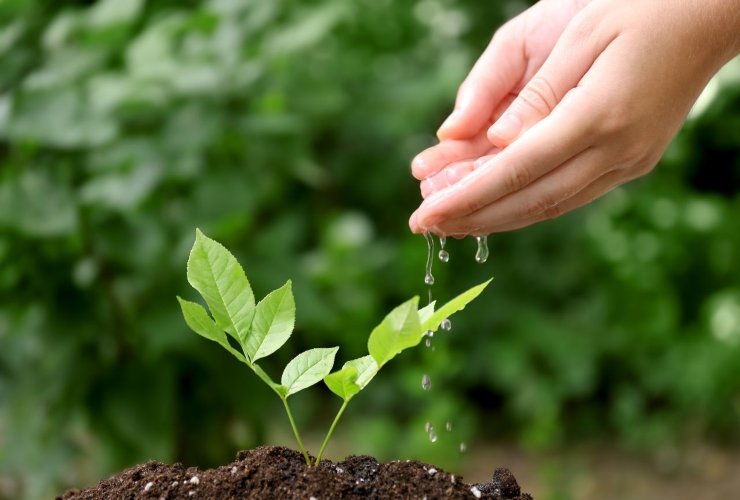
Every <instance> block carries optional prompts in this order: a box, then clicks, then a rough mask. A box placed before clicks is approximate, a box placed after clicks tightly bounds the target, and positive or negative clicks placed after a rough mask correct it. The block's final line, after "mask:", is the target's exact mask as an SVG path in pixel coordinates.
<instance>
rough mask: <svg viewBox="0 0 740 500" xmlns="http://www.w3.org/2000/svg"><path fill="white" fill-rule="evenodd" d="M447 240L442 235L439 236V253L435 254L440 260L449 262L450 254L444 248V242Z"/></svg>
mask: <svg viewBox="0 0 740 500" xmlns="http://www.w3.org/2000/svg"><path fill="white" fill-rule="evenodd" d="M446 242H447V238H446V237H444V236H440V237H439V253H438V254H437V256H438V257H439V260H441V261H442V262H449V261H450V254H449V252H448V251H447V250H445V243H446Z"/></svg>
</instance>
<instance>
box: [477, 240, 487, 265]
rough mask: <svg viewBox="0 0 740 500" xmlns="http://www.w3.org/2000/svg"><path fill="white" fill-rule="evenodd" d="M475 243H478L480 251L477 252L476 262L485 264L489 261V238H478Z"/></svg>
mask: <svg viewBox="0 0 740 500" xmlns="http://www.w3.org/2000/svg"><path fill="white" fill-rule="evenodd" d="M475 241H476V242H477V243H478V250H477V251H476V252H475V261H476V262H477V263H478V264H483V263H484V262H485V261H487V260H488V237H487V236H476V237H475Z"/></svg>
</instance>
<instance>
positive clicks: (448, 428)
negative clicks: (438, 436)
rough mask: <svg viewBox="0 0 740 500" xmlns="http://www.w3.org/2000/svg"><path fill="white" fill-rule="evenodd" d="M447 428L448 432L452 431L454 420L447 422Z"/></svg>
mask: <svg viewBox="0 0 740 500" xmlns="http://www.w3.org/2000/svg"><path fill="white" fill-rule="evenodd" d="M445 430H446V431H447V432H450V431H451V430H452V422H447V423H446V424H445Z"/></svg>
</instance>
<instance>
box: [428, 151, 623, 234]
mask: <svg viewBox="0 0 740 500" xmlns="http://www.w3.org/2000/svg"><path fill="white" fill-rule="evenodd" d="M614 169H615V167H613V166H612V162H611V161H610V158H609V157H608V155H607V154H606V153H605V152H604V149H602V148H589V149H586V150H585V151H583V152H582V153H580V154H578V155H576V156H575V157H573V158H571V159H570V160H568V161H567V162H565V163H564V164H563V165H561V166H559V167H558V168H556V169H555V170H553V171H551V172H550V173H548V174H547V175H544V176H542V177H541V178H539V179H538V180H536V181H534V182H532V183H531V184H529V185H528V186H527V187H525V188H524V189H521V190H520V191H516V192H514V193H512V194H510V195H508V196H505V197H503V198H501V199H499V200H498V201H495V202H493V203H491V204H489V205H487V206H485V207H483V208H482V209H480V210H478V211H477V212H474V213H472V214H470V215H467V216H465V217H462V218H458V219H455V220H450V221H445V222H442V223H440V224H438V225H437V227H438V229H439V230H440V231H442V232H444V233H448V232H449V233H465V234H476V235H478V234H488V233H490V232H495V231H497V230H502V229H501V228H510V227H523V226H525V225H529V224H532V223H533V222H536V221H539V220H545V219H551V218H554V217H557V216H558V215H561V214H562V213H564V210H565V209H566V208H567V207H568V205H567V204H566V203H567V201H568V200H570V199H572V198H573V197H575V196H577V195H578V194H579V193H581V192H582V191H583V190H584V189H586V188H587V187H588V186H590V185H591V184H592V183H593V182H594V181H595V180H596V179H600V178H602V177H603V176H604V175H605V174H608V173H610V172H611V171H613V170H614Z"/></svg>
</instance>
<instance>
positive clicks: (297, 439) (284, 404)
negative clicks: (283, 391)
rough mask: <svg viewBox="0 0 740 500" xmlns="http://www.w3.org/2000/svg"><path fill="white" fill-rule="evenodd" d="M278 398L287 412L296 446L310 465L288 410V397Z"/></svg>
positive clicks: (309, 464)
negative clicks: (296, 442)
mask: <svg viewBox="0 0 740 500" xmlns="http://www.w3.org/2000/svg"><path fill="white" fill-rule="evenodd" d="M280 399H281V400H282V402H283V406H285V411H286V412H287V413H288V420H290V426H291V427H292V428H293V434H294V435H295V439H296V441H298V446H299V447H300V448H301V453H303V458H305V459H306V464H308V466H309V467H311V458H309V456H308V452H307V451H306V447H305V446H303V441H301V435H300V434H298V428H297V427H296V426H295V421H294V420H293V414H292V413H291V411H290V406H288V398H285V397H283V396H280ZM317 463H318V462H317Z"/></svg>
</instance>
